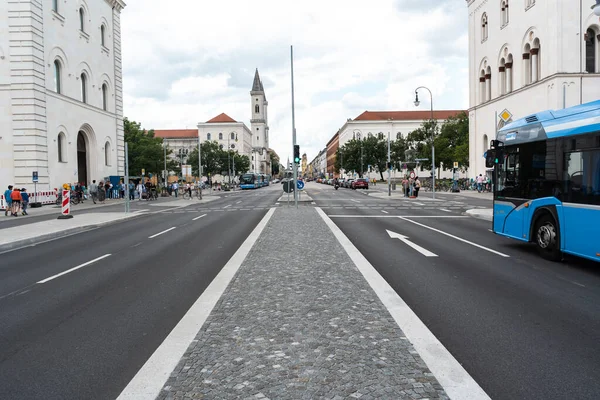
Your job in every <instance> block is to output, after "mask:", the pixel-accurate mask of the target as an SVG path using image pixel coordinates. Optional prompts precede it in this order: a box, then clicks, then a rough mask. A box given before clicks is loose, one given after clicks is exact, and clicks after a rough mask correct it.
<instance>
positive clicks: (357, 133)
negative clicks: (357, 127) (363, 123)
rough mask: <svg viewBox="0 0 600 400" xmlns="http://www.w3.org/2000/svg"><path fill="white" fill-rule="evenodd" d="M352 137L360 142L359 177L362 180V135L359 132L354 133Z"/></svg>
mask: <svg viewBox="0 0 600 400" xmlns="http://www.w3.org/2000/svg"><path fill="white" fill-rule="evenodd" d="M354 137H356V139H358V140H359V141H360V174H359V175H360V177H361V178H362V174H363V142H362V140H361V139H362V134H361V132H360V131H354Z"/></svg>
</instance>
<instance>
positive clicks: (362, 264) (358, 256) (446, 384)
mask: <svg viewBox="0 0 600 400" xmlns="http://www.w3.org/2000/svg"><path fill="white" fill-rule="evenodd" d="M317 212H318V213H319V215H320V216H321V218H323V220H324V221H325V223H326V224H327V226H329V229H331V231H332V232H333V234H334V235H335V237H336V238H337V240H338V242H340V244H341V245H342V247H343V248H344V250H345V251H346V253H347V254H348V255H349V256H350V259H351V260H352V261H353V262H354V265H356V267H357V268H358V270H359V271H360V272H361V273H362V275H363V276H364V278H365V279H366V281H367V282H368V283H369V285H370V286H371V288H373V290H374V291H375V293H377V296H378V297H379V299H380V300H381V302H382V303H383V304H384V305H385V307H386V308H387V309H388V311H389V313H390V314H391V315H392V318H394V321H396V324H398V326H399V327H400V329H402V331H403V332H404V335H406V337H407V338H408V340H409V341H410V342H411V343H412V345H413V346H414V348H415V350H417V352H418V353H419V355H420V356H421V358H422V359H423V361H425V363H426V364H427V366H428V367H429V369H430V370H431V372H432V373H433V375H434V376H435V377H436V378H437V380H438V382H439V383H440V384H441V385H442V387H443V388H444V390H445V391H446V393H448V396H449V397H450V398H451V399H489V396H488V395H487V394H486V393H485V392H484V391H483V389H482V388H481V387H480V386H479V385H478V384H477V382H475V380H474V379H473V377H471V375H469V373H468V372H467V371H466V370H465V369H464V368H463V366H462V365H460V363H459V362H458V361H457V360H456V359H455V358H454V357H452V354H450V352H449V351H448V350H447V349H446V348H445V347H444V345H443V344H442V343H441V342H440V341H439V340H438V339H437V338H436V337H435V336H434V335H433V333H431V331H430V330H429V329H427V327H426V326H425V324H424V323H423V321H421V320H420V319H419V317H417V315H416V314H415V313H414V311H413V310H411V309H410V307H409V306H408V305H407V304H406V303H405V302H404V300H402V298H401V297H400V296H399V295H398V293H396V292H395V291H394V289H392V287H391V286H390V285H389V284H388V283H387V282H386V280H385V279H383V277H382V276H381V275H379V273H378V272H377V270H376V269H375V268H374V267H373V265H371V263H370V262H369V261H368V260H367V259H366V258H365V256H363V255H362V253H361V252H360V251H358V249H357V248H356V247H355V246H354V245H353V244H352V242H351V241H350V240H349V239H348V237H346V235H344V233H343V232H342V231H341V230H340V228H338V227H337V225H335V224H334V223H333V221H332V220H331V219H330V218H328V217H327V215H326V214H325V212H324V211H323V210H321V209H320V208H317Z"/></svg>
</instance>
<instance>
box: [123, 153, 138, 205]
mask: <svg viewBox="0 0 600 400" xmlns="http://www.w3.org/2000/svg"><path fill="white" fill-rule="evenodd" d="M128 157H129V152H128V149H127V142H125V182H123V183H124V184H125V212H126V213H128V212H129V160H128ZM140 196H141V193H140Z"/></svg>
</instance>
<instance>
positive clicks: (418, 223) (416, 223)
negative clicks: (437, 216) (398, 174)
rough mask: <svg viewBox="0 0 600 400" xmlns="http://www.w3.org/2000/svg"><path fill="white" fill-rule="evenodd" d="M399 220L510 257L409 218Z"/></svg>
mask: <svg viewBox="0 0 600 400" xmlns="http://www.w3.org/2000/svg"><path fill="white" fill-rule="evenodd" d="M398 218H400V219H401V220H403V221H408V222H410V223H411V224H415V225H418V226H421V227H423V228H427V229H430V230H432V231H434V232H438V233H441V234H442V235H446V236H448V237H451V238H452V239H456V240H458V241H461V242H463V243H467V244H470V245H471V246H475V247H478V248H480V249H482V250H485V251H489V252H490V253H494V254H497V255H499V256H501V257H510V256H509V255H508V254H504V253H500V252H499V251H496V250H492V249H490V248H488V247H485V246H482V245H480V244H477V243H473V242H471V241H468V240H466V239H463V238H460V237H458V236H454V235H452V234H450V233H448V232H444V231H441V230H439V229H436V228H432V227H431V226H427V225H423V224H421V223H420V222H416V221H411V220H410V219H407V218H405V217H398Z"/></svg>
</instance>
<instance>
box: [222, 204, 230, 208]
mask: <svg viewBox="0 0 600 400" xmlns="http://www.w3.org/2000/svg"><path fill="white" fill-rule="evenodd" d="M229 207H231V204H229V205H227V206H225V207H223V208H229Z"/></svg>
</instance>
